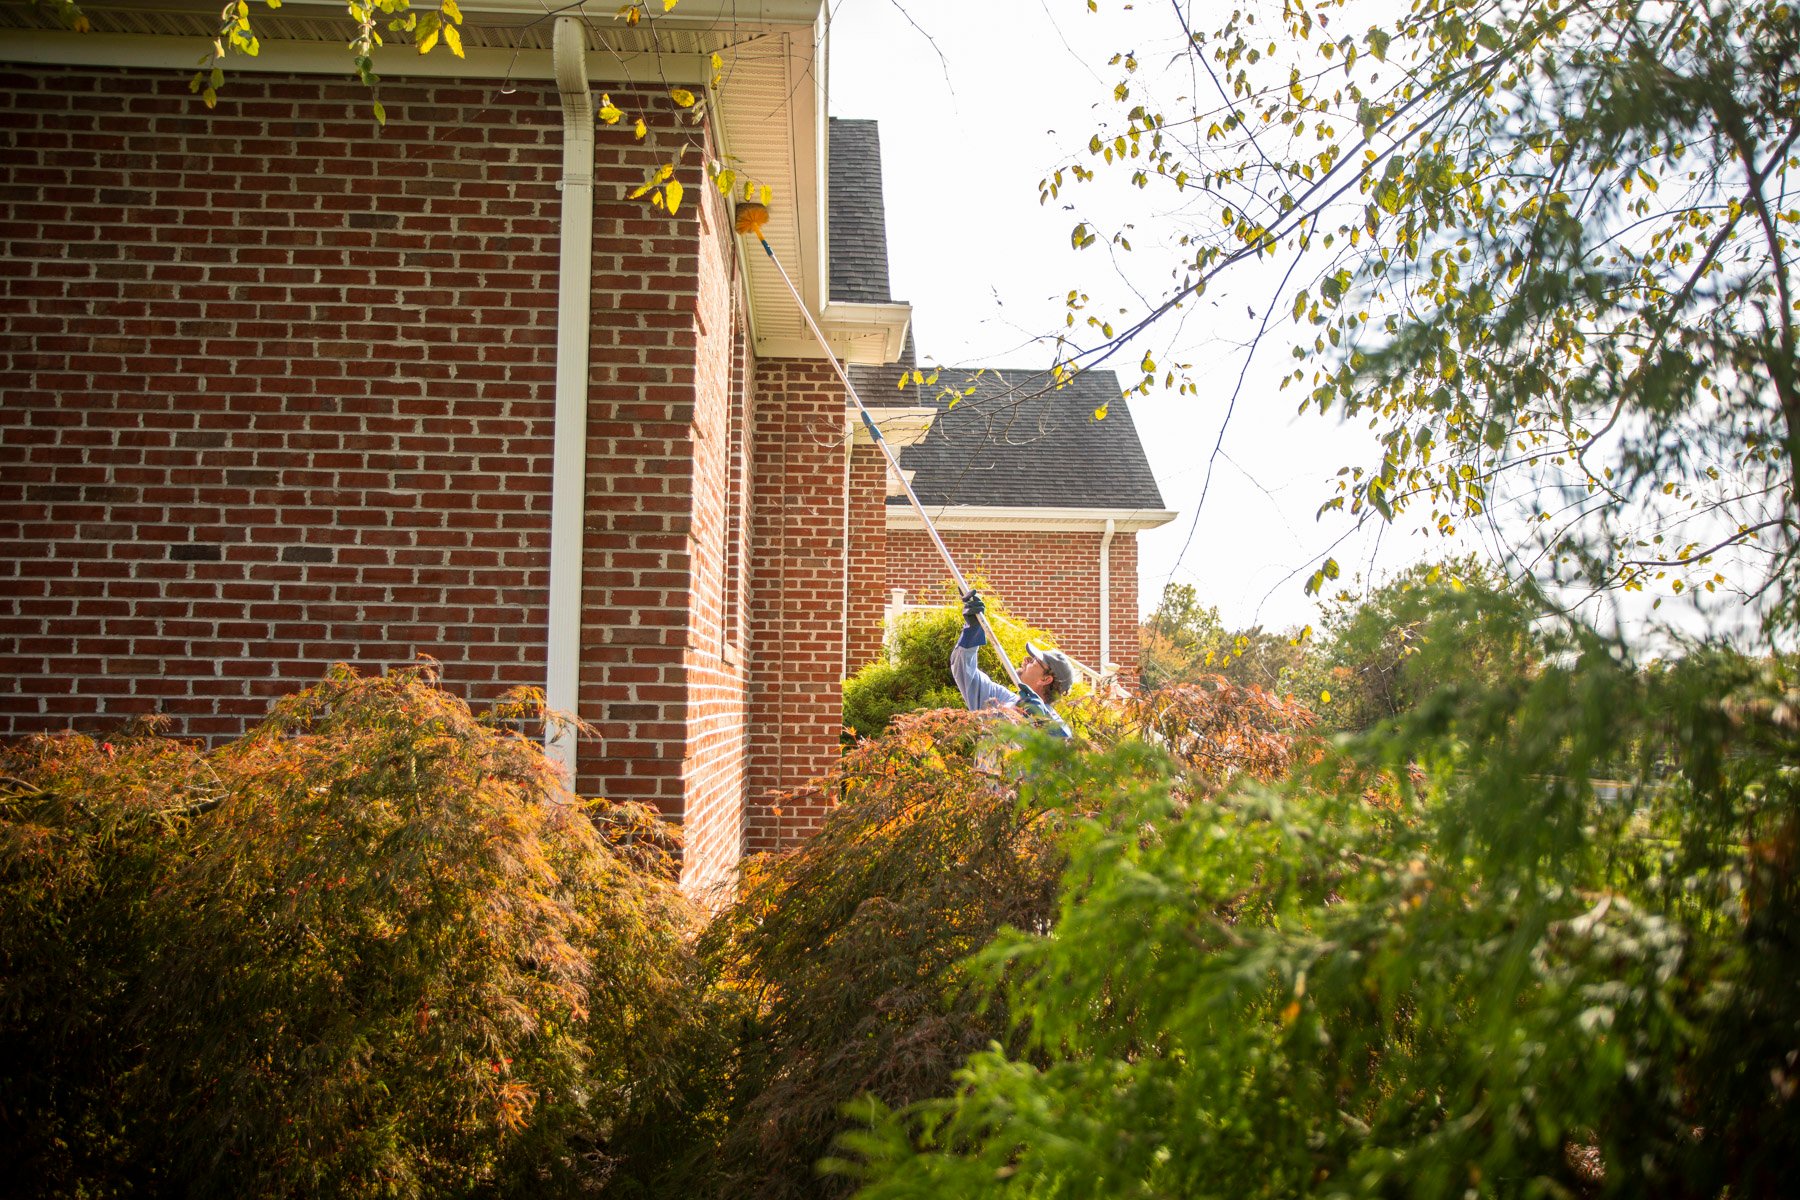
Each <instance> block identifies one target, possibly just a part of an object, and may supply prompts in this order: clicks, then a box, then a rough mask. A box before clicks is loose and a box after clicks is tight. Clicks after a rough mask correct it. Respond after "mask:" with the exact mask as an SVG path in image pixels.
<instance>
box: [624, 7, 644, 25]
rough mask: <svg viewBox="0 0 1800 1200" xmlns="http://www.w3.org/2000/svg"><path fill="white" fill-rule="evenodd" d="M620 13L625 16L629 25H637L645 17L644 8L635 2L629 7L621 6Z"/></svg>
mask: <svg viewBox="0 0 1800 1200" xmlns="http://www.w3.org/2000/svg"><path fill="white" fill-rule="evenodd" d="M618 15H619V16H621V17H624V18H625V23H626V24H627V25H636V24H637V23H638V21H639V20H640V19H641V18H642V17H643V15H644V10H643V9H641V8H639V7H638V6H637V5H635V4H633V5H630V6H629V7H626V8H621V9H620V10H619V12H618Z"/></svg>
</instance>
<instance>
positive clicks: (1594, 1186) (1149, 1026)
mask: <svg viewBox="0 0 1800 1200" xmlns="http://www.w3.org/2000/svg"><path fill="white" fill-rule="evenodd" d="M1564 661H1565V662H1567V664H1568V665H1556V666H1552V667H1547V668H1545V669H1544V670H1543V671H1542V672H1541V673H1540V674H1539V675H1538V676H1537V677H1535V678H1533V679H1530V680H1524V679H1516V678H1515V679H1513V680H1511V681H1507V682H1506V683H1504V684H1502V685H1501V686H1498V687H1496V688H1494V689H1492V690H1489V691H1487V692H1485V693H1483V694H1479V695H1477V694H1475V693H1474V692H1472V691H1469V690H1463V691H1461V692H1456V691H1451V692H1440V693H1438V694H1437V695H1436V696H1435V697H1433V698H1432V699H1431V700H1429V701H1427V702H1426V703H1425V704H1423V705H1421V706H1420V707H1419V708H1418V709H1416V710H1415V711H1413V712H1412V713H1410V714H1409V715H1407V716H1406V717H1404V718H1403V719H1402V720H1401V721H1400V722H1398V723H1396V724H1395V725H1394V726H1393V727H1392V728H1391V730H1390V731H1389V732H1388V733H1386V734H1384V735H1383V736H1382V737H1380V738H1378V739H1368V740H1365V741H1363V742H1361V743H1360V744H1357V745H1355V746H1353V747H1352V748H1351V752H1350V753H1348V754H1346V755H1332V756H1329V757H1326V758H1323V759H1321V760H1320V762H1319V764H1318V766H1317V767H1316V769H1314V770H1312V771H1308V772H1303V773H1301V776H1300V777H1299V778H1297V779H1295V780H1294V781H1292V782H1291V783H1288V784H1286V785H1284V786H1283V787H1281V788H1278V789H1271V788H1267V787H1262V786H1256V785H1250V784H1247V783H1240V785H1239V786H1237V787H1235V788H1234V789H1232V790H1231V791H1230V792H1228V793H1227V794H1225V795H1224V796H1222V797H1221V798H1220V799H1219V800H1218V801H1217V802H1215V803H1212V804H1207V805H1189V806H1183V805H1181V804H1180V803H1179V801H1178V798H1177V796H1176V794H1175V789H1174V788H1173V787H1172V786H1171V778H1172V775H1173V773H1172V770H1171V765H1170V763H1169V761H1168V759H1167V758H1166V757H1165V756H1163V755H1162V754H1161V753H1160V752H1158V751H1156V750H1154V749H1153V748H1151V747H1149V746H1147V745H1145V744H1143V743H1135V742H1131V741H1125V742H1122V743H1121V744H1120V745H1119V746H1117V747H1116V748H1114V749H1112V750H1110V751H1107V752H1105V753H1102V754H1090V755H1082V754H1080V753H1078V752H1077V751H1076V750H1074V749H1073V748H1065V747H1057V746H1053V745H1047V744H1043V743H1039V744H1035V745H1033V746H1032V747H1030V748H1029V749H1028V751H1027V754H1028V755H1029V756H1031V757H1033V758H1034V759H1035V762H1034V763H1033V764H1032V765H1031V767H1030V769H1031V778H1032V779H1033V780H1035V781H1036V782H1035V784H1034V786H1035V787H1036V788H1037V789H1039V790H1040V797H1041V798H1039V799H1038V800H1037V803H1039V804H1041V805H1046V806H1055V805H1057V804H1058V803H1059V802H1060V797H1062V796H1065V795H1074V794H1077V793H1078V794H1080V795H1082V796H1084V797H1091V796H1094V795H1102V796H1110V797H1112V798H1113V799H1112V802H1111V803H1110V804H1109V805H1108V806H1107V807H1106V808H1105V809H1104V810H1102V811H1101V812H1099V813H1097V814H1096V815H1095V817H1094V818H1093V819H1091V820H1086V821H1083V822H1081V823H1080V824H1079V825H1076V826H1073V827H1072V829H1071V835H1072V836H1071V841H1070V860H1069V863H1068V866H1067V868H1066V870H1065V873H1064V877H1063V886H1062V893H1061V897H1060V899H1059V905H1058V912H1057V917H1056V921H1055V923H1054V927H1053V928H1052V929H1051V930H1050V931H1048V932H1047V933H1044V934H1036V933H1032V932H1030V931H1020V932H1017V933H1008V934H1006V935H1004V936H1002V937H1001V938H1000V939H998V940H997V942H996V943H995V944H994V945H993V946H992V947H990V948H988V949H987V950H985V951H983V952H982V954H981V955H980V956H979V958H978V960H977V964H976V967H975V969H976V970H977V972H978V974H980V975H982V976H983V977H985V978H987V979H989V980H991V981H995V982H999V983H1003V984H1004V985H1005V991H1006V1001H1007V1004H1008V1008H1009V1012H1010V1014H1011V1015H1012V1018H1013V1020H1014V1021H1015V1022H1017V1023H1018V1024H1017V1028H1018V1029H1019V1030H1021V1031H1022V1032H1024V1033H1025V1035H1026V1041H1025V1047H1024V1050H1023V1051H1022V1052H1020V1051H1017V1050H1011V1051H1009V1049H1008V1048H1007V1047H1005V1046H1001V1047H996V1048H994V1049H991V1050H989V1051H985V1052H983V1053H980V1054H978V1055H976V1056H975V1057H974V1058H973V1059H972V1060H971V1061H970V1063H969V1064H968V1067H967V1069H966V1071H965V1072H964V1073H962V1074H961V1075H960V1076H959V1087H958V1089H957V1090H956V1091H955V1093H954V1094H949V1095H946V1096H944V1097H942V1098H939V1099H934V1100H929V1101H924V1102H920V1103H918V1104H915V1105H914V1106H912V1107H911V1108H910V1109H907V1110H904V1111H902V1112H900V1113H891V1112H885V1111H883V1110H882V1109H881V1107H880V1106H879V1105H874V1104H871V1105H870V1106H869V1107H868V1108H867V1109H866V1110H864V1111H863V1113H862V1115H863V1117H864V1121H865V1124H864V1126H863V1128H862V1130H861V1131H860V1132H857V1133H853V1134H850V1135H847V1136H846V1138H845V1141H844V1145H845V1146H846V1148H847V1149H849V1150H850V1151H852V1155H851V1157H850V1159H849V1160H848V1161H846V1162H840V1163H838V1164H837V1168H838V1169H843V1170H852V1171H857V1172H859V1173H861V1174H862V1177H863V1178H864V1179H865V1180H866V1182H867V1184H868V1186H867V1188H866V1190H865V1192H864V1193H862V1194H863V1195H865V1196H868V1197H872V1198H880V1197H890V1196H892V1197H898V1196H918V1195H933V1196H946V1197H951V1196H972V1195H977V1194H979V1195H982V1196H991V1195H1019V1196H1046V1197H1047V1196H1070V1197H1074V1196H1092V1195H1146V1196H1148V1195H1230V1196H1271V1197H1274V1196H1295V1195H1333V1196H1398V1195H1407V1196H1420V1197H1426V1196H1443V1195H1451V1194H1473V1195H1546V1196H1552V1195H1581V1194H1594V1193H1598V1192H1601V1191H1605V1192H1608V1193H1611V1194H1624V1195H1680V1196H1720V1195H1731V1196H1757V1197H1761V1196H1774V1195H1778V1194H1783V1191H1782V1189H1783V1188H1785V1187H1786V1186H1787V1184H1786V1179H1787V1172H1788V1171H1789V1170H1790V1165H1791V1163H1792V1161H1793V1160H1794V1155H1795V1154H1796V1153H1797V1152H1800V1122H1796V1121H1795V1120H1794V1115H1795V1114H1794V1095H1795V1091H1796V1088H1795V1083H1794V1079H1795V1074H1796V1068H1795V1065H1794V1056H1795V1049H1794V1047H1795V1046H1796V1045H1797V1044H1800V993H1797V992H1796V989H1795V988H1794V986H1793V975H1792V964H1793V946H1794V940H1793V939H1794V935H1795V933H1796V930H1797V928H1800V923H1797V921H1796V917H1797V916H1800V870H1797V868H1800V852H1797V851H1796V846H1797V845H1800V838H1797V837H1796V836H1795V831H1796V830H1797V829H1800V789H1797V788H1796V784H1795V780H1794V778H1793V771H1792V766H1791V764H1792V763H1793V761H1794V760H1795V756H1796V752H1797V751H1800V722H1797V721H1796V720H1795V719H1794V716H1793V713H1794V711H1795V710H1796V707H1797V701H1800V693H1796V690H1795V688H1794V684H1793V681H1792V679H1791V677H1789V676H1788V674H1787V673H1786V672H1785V670H1784V669H1783V668H1781V667H1780V666H1779V664H1764V665H1762V666H1760V667H1759V666H1757V665H1755V664H1748V663H1745V662H1743V661H1742V660H1735V659H1731V658H1729V657H1719V656H1713V655H1698V656H1695V657H1694V659H1693V660H1692V661H1690V662H1689V663H1687V664H1685V665H1683V666H1682V667H1681V668H1680V669H1677V670H1671V671H1668V672H1664V673H1660V674H1656V675H1651V674H1645V673H1640V672H1636V671H1634V670H1632V669H1631V668H1630V666H1629V665H1628V664H1626V663H1624V662H1623V661H1621V659H1620V658H1619V657H1618V656H1617V655H1616V653H1615V652H1613V651H1612V649H1611V648H1609V647H1607V646H1605V645H1603V644H1601V643H1600V642H1598V641H1597V640H1596V639H1593V638H1591V637H1586V638H1583V639H1581V640H1579V641H1577V642H1576V643H1575V644H1573V645H1571V646H1570V647H1569V648H1568V652H1567V653H1566V654H1565V656H1564ZM1646 727H1649V728H1655V729H1658V730H1660V731H1662V734H1663V737H1664V744H1663V745H1662V747H1661V751H1662V754H1663V756H1664V757H1666V759H1667V760H1668V761H1669V762H1670V763H1672V764H1674V766H1675V768H1676V769H1675V772H1674V773H1673V775H1671V776H1670V777H1669V778H1668V779H1666V780H1662V779H1661V778H1660V777H1659V775H1658V773H1657V772H1656V771H1655V770H1654V769H1653V764H1652V763H1651V762H1650V761H1648V759H1646V760H1645V761H1641V762H1640V763H1639V764H1638V769H1637V772H1636V774H1635V778H1636V780H1637V782H1636V783H1635V784H1634V785H1632V786H1631V787H1630V788H1629V789H1628V790H1627V791H1626V793H1625V794H1624V795H1615V794H1612V793H1611V792H1605V793H1597V792H1596V790H1595V789H1594V788H1593V787H1592V786H1591V785H1590V783H1589V778H1590V773H1591V768H1592V767H1593V765H1594V764H1596V763H1602V762H1608V761H1610V760H1612V759H1613V758H1614V757H1615V756H1616V754H1617V747H1618V746H1620V745H1622V744H1623V745H1631V744H1637V742H1636V739H1635V737H1634V735H1635V734H1636V733H1637V732H1638V731H1641V730H1643V729H1644V728H1646Z"/></svg>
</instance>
